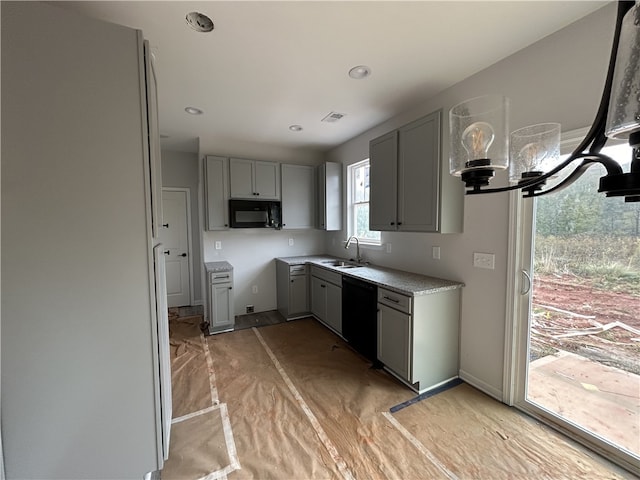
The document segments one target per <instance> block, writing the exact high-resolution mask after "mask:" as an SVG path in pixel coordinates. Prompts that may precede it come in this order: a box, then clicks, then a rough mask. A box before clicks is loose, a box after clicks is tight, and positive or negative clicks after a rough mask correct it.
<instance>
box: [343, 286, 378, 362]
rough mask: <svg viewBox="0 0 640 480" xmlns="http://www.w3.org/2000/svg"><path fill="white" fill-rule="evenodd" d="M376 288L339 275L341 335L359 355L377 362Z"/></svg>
mask: <svg viewBox="0 0 640 480" xmlns="http://www.w3.org/2000/svg"><path fill="white" fill-rule="evenodd" d="M377 302H378V287H377V286H375V285H373V284H371V283H368V282H363V281H361V280H357V279H355V278H351V277H348V276H346V275H343V276H342V336H343V337H344V338H345V340H346V341H347V342H349V344H350V345H351V346H352V347H353V348H354V349H355V350H356V351H357V352H359V353H360V354H362V355H363V356H365V357H366V358H368V359H369V360H371V361H372V362H374V364H375V363H377V362H376V356H377V348H378V325H377V324H378V309H377Z"/></svg>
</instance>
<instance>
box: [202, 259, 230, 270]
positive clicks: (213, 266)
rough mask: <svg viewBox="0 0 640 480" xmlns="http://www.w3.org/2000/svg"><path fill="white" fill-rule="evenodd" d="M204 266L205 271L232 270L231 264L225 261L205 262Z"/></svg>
mask: <svg viewBox="0 0 640 480" xmlns="http://www.w3.org/2000/svg"><path fill="white" fill-rule="evenodd" d="M204 268H205V270H206V272H207V273H218V272H230V271H232V270H233V265H231V264H230V263H229V262H226V261H222V262H206V263H205V264H204Z"/></svg>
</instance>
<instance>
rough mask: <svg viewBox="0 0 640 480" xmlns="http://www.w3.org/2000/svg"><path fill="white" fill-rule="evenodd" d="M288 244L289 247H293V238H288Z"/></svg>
mask: <svg viewBox="0 0 640 480" xmlns="http://www.w3.org/2000/svg"><path fill="white" fill-rule="evenodd" d="M289 246H290V247H293V238H290V239H289Z"/></svg>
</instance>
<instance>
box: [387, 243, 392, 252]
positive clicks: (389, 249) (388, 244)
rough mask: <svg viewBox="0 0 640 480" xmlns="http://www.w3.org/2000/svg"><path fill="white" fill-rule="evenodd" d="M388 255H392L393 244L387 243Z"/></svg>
mask: <svg viewBox="0 0 640 480" xmlns="http://www.w3.org/2000/svg"><path fill="white" fill-rule="evenodd" d="M387 253H391V244H390V243H387Z"/></svg>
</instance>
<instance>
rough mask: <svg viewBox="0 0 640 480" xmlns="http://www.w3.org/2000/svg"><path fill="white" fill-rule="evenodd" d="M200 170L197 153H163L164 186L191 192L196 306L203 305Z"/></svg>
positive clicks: (167, 151) (165, 151)
mask: <svg viewBox="0 0 640 480" xmlns="http://www.w3.org/2000/svg"><path fill="white" fill-rule="evenodd" d="M199 185H200V170H199V162H198V154H197V153H187V152H172V151H169V150H163V151H162V186H163V187H181V188H188V189H189V190H190V195H191V196H190V199H191V229H192V232H191V255H192V260H193V283H194V285H192V286H191V288H192V290H193V298H194V304H195V305H200V304H202V303H203V299H202V298H203V297H202V278H201V265H202V249H201V247H200V244H201V242H200V239H201V238H202V235H201V234H200V230H201V228H202V227H201V226H200V200H199V198H200V195H199V188H200V187H199Z"/></svg>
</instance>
